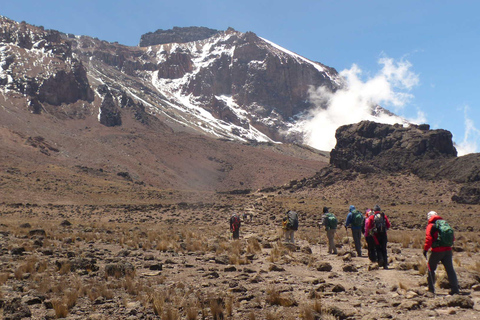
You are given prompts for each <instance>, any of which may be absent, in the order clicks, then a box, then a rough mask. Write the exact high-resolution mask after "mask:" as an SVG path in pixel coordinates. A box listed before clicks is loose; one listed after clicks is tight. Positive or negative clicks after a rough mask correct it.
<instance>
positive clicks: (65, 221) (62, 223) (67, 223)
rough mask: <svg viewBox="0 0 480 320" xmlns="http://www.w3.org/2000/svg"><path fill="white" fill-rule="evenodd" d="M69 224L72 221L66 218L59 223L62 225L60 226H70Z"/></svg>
mask: <svg viewBox="0 0 480 320" xmlns="http://www.w3.org/2000/svg"><path fill="white" fill-rule="evenodd" d="M71 225H72V223H71V222H70V221H68V220H63V221H62V222H61V223H60V226H62V227H69V226H71Z"/></svg>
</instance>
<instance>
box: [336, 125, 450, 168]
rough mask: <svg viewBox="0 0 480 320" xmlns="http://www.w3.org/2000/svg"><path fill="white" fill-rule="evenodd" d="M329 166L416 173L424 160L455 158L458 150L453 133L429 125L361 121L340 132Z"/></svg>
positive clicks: (337, 132)
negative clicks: (431, 127)
mask: <svg viewBox="0 0 480 320" xmlns="http://www.w3.org/2000/svg"><path fill="white" fill-rule="evenodd" d="M335 137H336V138H337V144H336V146H335V148H334V149H333V150H332V152H331V154H330V164H332V165H333V166H335V167H337V168H340V169H343V170H345V169H353V170H355V171H359V172H363V173H367V172H375V171H377V170H379V169H380V170H383V171H387V172H398V171H404V170H407V171H409V170H411V171H416V170H415V169H416V167H417V166H422V167H423V166H424V163H425V161H438V160H439V159H440V160H446V159H453V158H455V157H456V156H457V151H456V149H455V147H454V145H453V142H452V134H451V133H450V132H449V131H446V130H430V128H429V126H428V125H420V126H415V125H411V126H409V127H403V126H402V125H388V124H380V123H376V122H372V121H362V122H360V123H357V124H353V125H346V126H342V127H340V128H338V129H337V131H336V134H335Z"/></svg>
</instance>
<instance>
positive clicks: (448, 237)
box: [423, 211, 459, 295]
mask: <svg viewBox="0 0 480 320" xmlns="http://www.w3.org/2000/svg"><path fill="white" fill-rule="evenodd" d="M427 219H428V225H427V229H426V231H425V245H424V246H423V255H424V256H425V258H426V259H427V268H428V276H427V280H428V291H430V292H432V293H435V270H436V269H437V265H438V263H439V262H442V264H443V266H444V267H445V271H446V272H447V276H448V282H449V283H450V292H449V294H451V295H453V294H458V293H459V288H458V280H457V274H456V273H455V269H454V268H453V261H452V258H453V253H452V246H453V242H454V241H455V236H454V235H453V229H452V228H451V227H450V226H449V225H448V223H447V222H446V221H445V220H443V219H442V217H440V216H439V215H438V214H437V213H436V212H435V211H430V212H429V213H427ZM430 248H431V252H430V256H429V257H428V258H427V253H428V250H429V249H430Z"/></svg>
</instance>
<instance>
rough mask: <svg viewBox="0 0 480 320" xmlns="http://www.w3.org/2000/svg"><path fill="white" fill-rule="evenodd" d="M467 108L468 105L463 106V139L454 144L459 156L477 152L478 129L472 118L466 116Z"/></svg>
mask: <svg viewBox="0 0 480 320" xmlns="http://www.w3.org/2000/svg"><path fill="white" fill-rule="evenodd" d="M468 110H469V107H468V106H465V107H464V108H463V114H464V118H465V134H464V136H463V141H462V142H460V143H458V144H456V145H455V147H456V148H457V152H458V155H459V156H463V155H466V154H469V153H475V152H477V151H478V141H480V130H479V129H477V127H475V123H474V122H473V120H472V119H470V118H469V117H468Z"/></svg>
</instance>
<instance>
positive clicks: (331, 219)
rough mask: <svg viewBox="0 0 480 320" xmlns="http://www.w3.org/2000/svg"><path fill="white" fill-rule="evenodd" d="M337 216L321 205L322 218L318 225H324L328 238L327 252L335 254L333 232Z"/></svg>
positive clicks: (335, 227) (335, 230) (335, 229)
mask: <svg viewBox="0 0 480 320" xmlns="http://www.w3.org/2000/svg"><path fill="white" fill-rule="evenodd" d="M337 224H338V220H337V217H335V215H334V214H333V213H330V212H328V207H323V219H322V222H321V223H319V227H321V226H322V225H323V226H325V230H326V231H327V238H328V253H333V254H337V248H336V247H335V232H337Z"/></svg>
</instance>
